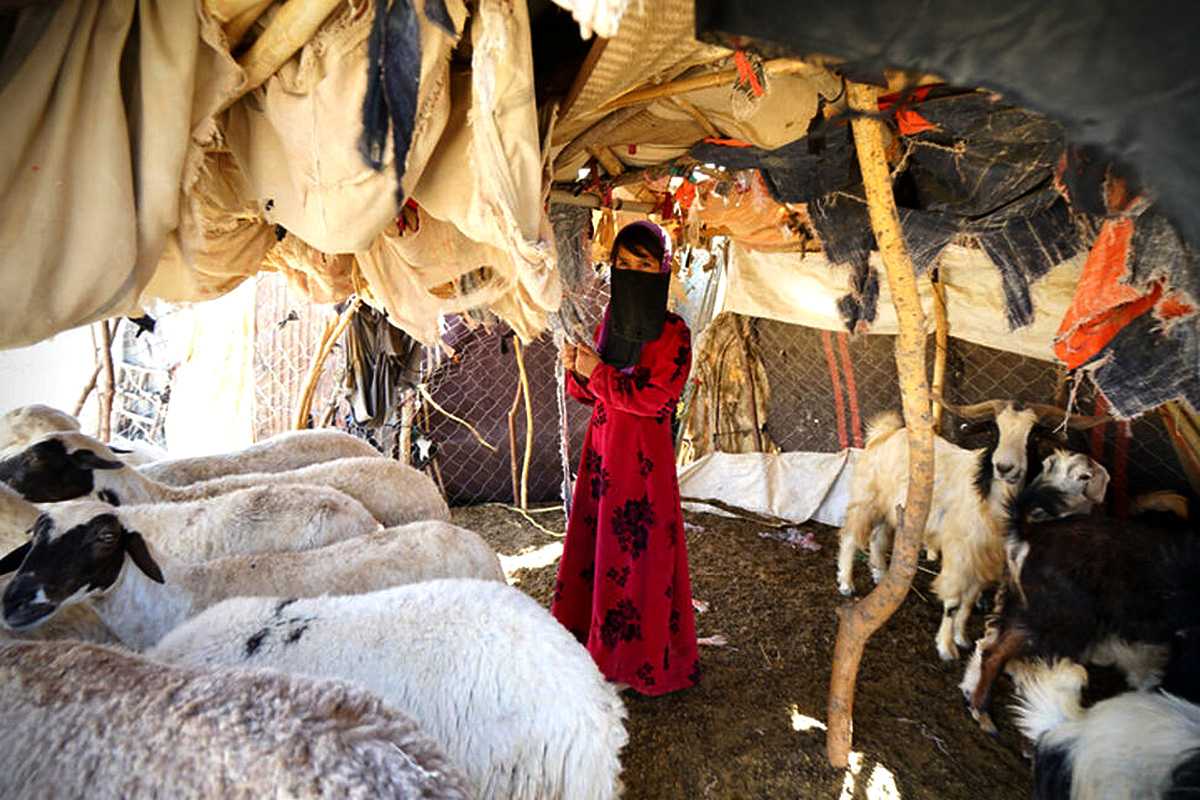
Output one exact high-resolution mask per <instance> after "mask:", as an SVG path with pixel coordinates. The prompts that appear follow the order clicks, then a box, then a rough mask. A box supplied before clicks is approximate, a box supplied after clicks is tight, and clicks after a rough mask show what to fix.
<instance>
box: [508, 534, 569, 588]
mask: <svg viewBox="0 0 1200 800" xmlns="http://www.w3.org/2000/svg"><path fill="white" fill-rule="evenodd" d="M562 550H563V546H562V542H553V543H551V544H547V545H543V546H542V547H526V548H525V549H523V550H521V551H520V552H518V553H515V554H514V555H511V556H505V555H501V556H500V566H501V567H503V568H504V577H505V578H506V579H507V580H508V582H509V583H510V584H515V583H517V581H516V580H515V579H514V578H513V575H514V574H515V573H516V571H517V570H519V569H541V568H542V567H545V566H549V565H550V564H553V563H554V562H555V561H557V560H558V559H559V557H560V556H561V555H562Z"/></svg>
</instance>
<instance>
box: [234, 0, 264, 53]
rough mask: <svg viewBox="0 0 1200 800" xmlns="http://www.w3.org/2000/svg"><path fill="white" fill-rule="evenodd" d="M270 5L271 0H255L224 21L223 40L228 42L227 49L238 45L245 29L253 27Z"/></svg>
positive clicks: (244, 33)
mask: <svg viewBox="0 0 1200 800" xmlns="http://www.w3.org/2000/svg"><path fill="white" fill-rule="evenodd" d="M270 5H271V0H257V2H255V3H254V4H253V5H250V6H248V7H247V8H245V9H244V10H243V11H241V12H240V13H239V14H237V15H236V16H235V17H233V18H232V19H230V20H229V21H228V22H226V23H225V41H226V42H227V43H228V44H229V49H231V50H232V49H233V48H235V47H237V46H238V44H239V43H240V42H241V41H242V37H244V36H245V35H246V31H248V30H250V28H251V27H253V25H254V23H255V22H257V21H258V18H259V17H261V16H262V15H263V12H264V11H266V10H267V8H268V7H269V6H270Z"/></svg>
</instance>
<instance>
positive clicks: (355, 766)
mask: <svg viewBox="0 0 1200 800" xmlns="http://www.w3.org/2000/svg"><path fill="white" fill-rule="evenodd" d="M0 719H3V720H4V724H3V725H0V773H2V774H3V775H4V780H3V781H0V800H17V798H21V800H25V798H34V797H42V798H50V797H53V798H58V799H60V800H84V799H85V798H104V797H189V798H197V800H201V799H203V800H208V799H209V798H211V799H212V800H231V799H232V800H250V799H251V798H261V797H288V798H297V800H299V799H300V798H311V799H314V800H315V798H351V797H354V798H367V797H370V798H417V797H421V798H430V800H467V799H468V798H470V797H472V796H473V795H472V793H471V792H470V791H469V790H468V789H467V788H466V783H465V782H464V781H463V779H462V777H461V774H460V772H459V771H458V770H457V769H456V768H455V767H454V766H453V764H452V763H451V762H450V761H449V760H448V759H447V758H446V756H445V755H444V753H443V752H442V750H441V748H439V747H438V746H437V745H436V744H435V743H434V742H433V741H432V740H431V739H430V738H429V737H428V736H427V735H426V734H425V733H423V732H422V731H421V730H420V729H419V728H418V727H417V724H416V723H415V722H414V721H413V720H412V719H411V718H410V717H409V716H408V715H407V714H404V713H403V712H401V711H399V710H398V709H396V708H394V707H393V706H390V705H388V704H386V703H384V702H383V701H381V700H380V699H379V698H378V697H376V696H374V695H372V694H370V693H368V692H365V691H363V690H362V689H359V688H357V687H353V686H348V685H345V684H342V683H339V682H337V681H331V680H313V679H309V678H303V677H300V676H296V675H286V674H283V673H279V672H273V671H269V670H229V669H226V670H196V669H184V668H181V667H175V666H169V665H166V664H159V663H155V662H153V661H150V660H148V659H145V658H141V657H139V656H134V655H130V654H127V653H121V652H117V651H115V650H110V649H108V648H104V647H97V646H95V645H84V644H74V643H65V642H49V643H22V644H7V645H4V644H0Z"/></svg>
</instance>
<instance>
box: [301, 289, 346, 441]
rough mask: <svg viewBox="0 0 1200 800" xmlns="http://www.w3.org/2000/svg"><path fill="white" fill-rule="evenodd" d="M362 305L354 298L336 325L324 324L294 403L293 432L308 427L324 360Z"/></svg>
mask: <svg viewBox="0 0 1200 800" xmlns="http://www.w3.org/2000/svg"><path fill="white" fill-rule="evenodd" d="M360 305H362V300H361V299H360V298H358V297H355V298H354V299H353V300H352V301H351V302H350V305H348V306H346V309H345V310H344V311H342V314H341V316H339V317H338V319H337V323H336V324H333V323H332V322H326V323H325V332H324V334H322V336H321V344H320V345H319V346H318V347H317V352H316V354H315V355H313V360H312V363H311V364H309V365H308V374H307V375H306V376H305V378H304V388H303V389H302V390H301V392H300V400H299V402H297V403H296V416H295V417H294V418H293V420H292V427H293V428H294V429H295V430H303V429H304V428H307V427H308V415H309V412H310V411H312V402H313V395H315V394H316V391H317V381H318V380H320V378H321V368H322V367H324V366H325V359H327V358H329V352H330V351H331V350H332V349H333V345H334V343H335V342H337V340H338V337H340V336H341V335H342V332H343V331H345V330H346V326H347V325H349V324H350V320H351V319H352V318H353V317H354V312H355V311H357V310H358V307H359V306H360Z"/></svg>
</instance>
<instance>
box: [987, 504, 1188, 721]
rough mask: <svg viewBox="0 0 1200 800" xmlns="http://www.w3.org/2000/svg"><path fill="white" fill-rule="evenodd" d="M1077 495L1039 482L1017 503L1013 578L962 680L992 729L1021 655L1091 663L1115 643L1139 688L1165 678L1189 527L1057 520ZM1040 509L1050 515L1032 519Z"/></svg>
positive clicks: (1010, 521)
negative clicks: (1169, 613)
mask: <svg viewBox="0 0 1200 800" xmlns="http://www.w3.org/2000/svg"><path fill="white" fill-rule="evenodd" d="M1071 502H1072V501H1071V500H1070V498H1069V497H1068V496H1067V495H1066V493H1065V492H1064V491H1063V490H1062V489H1060V488H1058V487H1056V486H1050V485H1047V484H1044V483H1043V482H1041V481H1034V482H1033V483H1031V484H1030V485H1029V486H1028V487H1027V488H1026V489H1025V490H1023V491H1022V492H1021V494H1020V495H1018V496H1017V497H1016V498H1014V500H1013V501H1011V502H1010V504H1009V506H1010V507H1009V510H1008V513H1007V521H1006V527H1007V534H1006V543H1005V548H1006V550H1007V552H1008V561H1009V573H1008V577H1007V579H1006V582H1005V586H1004V589H1003V593H1002V598H1001V602H1000V603H999V604H998V605H999V608H998V610H997V611H996V612H995V614H994V616H993V619H992V620H989V626H990V628H991V630H989V633H988V636H986V637H985V638H984V640H983V641H982V642H981V647H980V648H979V677H978V680H976V681H975V682H974V686H973V687H972V686H971V685H970V683H971V681H970V680H969V679H964V684H963V688H964V691H968V690H969V694H970V698H969V705H970V709H971V713H972V715H973V716H974V717H975V718H976V720H978V721H979V724H980V727H982V728H983V729H984V730H985V731H986V732H988V733H991V734H993V735H994V734H995V733H996V727H995V724H994V723H993V722H992V720H991V717H990V714H989V707H990V705H991V694H992V687H993V684H994V683H995V680H996V678H997V677H998V676H999V674H1000V672H1001V671H1002V670H1003V669H1004V667H1005V665H1006V664H1007V663H1008V662H1009V661H1010V660H1012V659H1015V658H1021V659H1029V658H1043V659H1055V658H1064V657H1065V658H1070V659H1072V660H1075V661H1084V660H1087V659H1088V658H1089V657H1090V658H1093V659H1094V658H1095V656H1096V654H1097V652H1098V651H1107V652H1108V653H1109V654H1110V657H1118V658H1119V657H1122V656H1124V658H1119V660H1121V661H1123V662H1124V663H1121V664H1120V666H1122V667H1123V668H1124V670H1125V671H1126V675H1127V680H1128V681H1129V682H1130V684H1131V685H1133V686H1135V687H1140V688H1145V687H1147V686H1150V685H1153V684H1154V683H1155V682H1157V681H1158V679H1159V677H1160V672H1161V666H1162V662H1164V661H1165V660H1166V659H1165V651H1166V647H1167V646H1168V645H1169V643H1170V640H1171V630H1170V627H1169V625H1168V624H1167V622H1166V616H1165V613H1166V605H1165V603H1166V600H1167V591H1168V589H1167V579H1166V565H1167V564H1169V563H1170V562H1171V561H1172V560H1173V559H1175V558H1177V557H1178V556H1179V554H1180V548H1181V547H1182V545H1183V543H1184V539H1182V538H1181V537H1182V535H1181V534H1179V533H1177V532H1174V531H1167V530H1162V529H1159V528H1154V527H1151V526H1148V525H1142V524H1139V523H1137V522H1132V521H1119V520H1114V519H1110V518H1108V517H1102V516H1095V515H1074V516H1069V517H1065V518H1057V519H1056V518H1055V517H1058V516H1059V514H1060V513H1061V511H1062V510H1063V509H1064V508H1069V507H1070V504H1071ZM1039 514H1040V515H1043V516H1048V517H1051V519H1045V520H1042V521H1031V520H1029V518H1030V517H1032V516H1036V515H1039ZM1133 644H1136V645H1137V646H1136V647H1134V646H1131V645H1133ZM1114 645H1115V646H1114Z"/></svg>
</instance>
